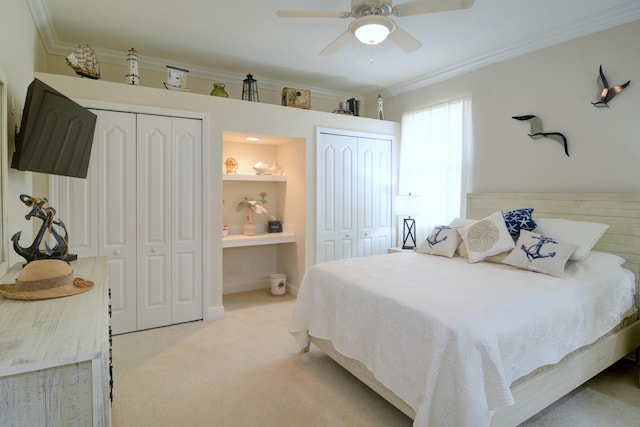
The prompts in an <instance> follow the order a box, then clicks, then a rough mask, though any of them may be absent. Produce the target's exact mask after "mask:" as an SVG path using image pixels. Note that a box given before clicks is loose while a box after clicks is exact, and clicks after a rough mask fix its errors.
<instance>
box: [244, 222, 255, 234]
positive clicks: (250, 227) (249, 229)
mask: <svg viewBox="0 0 640 427" xmlns="http://www.w3.org/2000/svg"><path fill="white" fill-rule="evenodd" d="M242 233H243V234H246V235H247V236H253V235H254V234H256V225H255V224H254V223H252V222H248V223H246V224H245V225H244V226H243V227H242Z"/></svg>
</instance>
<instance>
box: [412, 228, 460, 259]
mask: <svg viewBox="0 0 640 427" xmlns="http://www.w3.org/2000/svg"><path fill="white" fill-rule="evenodd" d="M458 243H460V235H459V234H458V232H457V231H456V229H455V228H453V227H450V226H448V225H438V226H436V227H434V228H433V230H432V231H431V234H429V236H428V237H427V238H426V239H425V240H424V242H422V244H421V245H420V246H418V249H416V252H420V253H423V254H430V255H442V256H446V257H449V258H451V257H452V256H453V255H454V254H455V252H456V248H457V247H458Z"/></svg>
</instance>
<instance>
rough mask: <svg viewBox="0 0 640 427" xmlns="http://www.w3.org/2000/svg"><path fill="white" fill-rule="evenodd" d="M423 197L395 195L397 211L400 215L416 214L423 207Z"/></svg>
mask: <svg viewBox="0 0 640 427" xmlns="http://www.w3.org/2000/svg"><path fill="white" fill-rule="evenodd" d="M423 199H424V198H423V197H421V196H414V195H411V194H409V195H407V196H396V197H395V213H396V215H398V216H412V215H413V216H416V215H418V214H419V213H420V212H421V211H422V210H423V209H424V206H423Z"/></svg>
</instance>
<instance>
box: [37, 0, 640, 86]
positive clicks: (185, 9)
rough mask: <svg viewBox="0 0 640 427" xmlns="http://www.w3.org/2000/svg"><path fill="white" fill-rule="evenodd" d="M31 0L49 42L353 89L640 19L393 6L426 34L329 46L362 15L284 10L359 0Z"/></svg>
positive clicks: (402, 21) (413, 79)
mask: <svg viewBox="0 0 640 427" xmlns="http://www.w3.org/2000/svg"><path fill="white" fill-rule="evenodd" d="M362 1H364V0H362ZM371 1H373V0H371ZM407 1H411V0H395V2H394V5H399V4H402V3H406V2H407ZM28 2H29V5H30V7H31V10H32V13H33V16H34V20H35V22H36V25H37V26H38V28H39V31H40V34H41V37H42V40H43V43H44V45H45V49H46V50H47V52H48V53H49V54H58V55H64V56H66V55H67V54H69V53H70V52H71V51H72V50H73V49H74V47H75V46H76V45H78V44H84V43H88V44H90V45H91V47H92V48H93V49H94V50H95V51H96V55H97V57H98V60H99V61H100V62H110V63H116V64H122V65H125V64H126V61H125V58H126V54H127V50H128V49H129V48H131V47H135V49H136V50H137V51H138V55H139V64H140V68H141V69H145V68H148V69H158V70H164V69H165V65H173V66H177V67H180V68H186V69H188V70H190V75H192V76H195V77H201V78H205V79H210V80H212V81H222V82H234V81H237V82H240V81H242V79H243V78H244V76H245V75H246V74H248V73H252V74H253V75H254V77H255V78H256V79H257V80H258V85H259V87H263V86H266V87H272V88H273V89H276V88H277V89H278V90H280V89H281V88H282V87H283V86H289V87H304V88H310V89H312V90H313V92H314V96H318V95H322V94H326V95H327V96H335V95H339V96H341V97H351V96H356V95H357V96H368V95H372V94H377V93H380V92H383V93H385V94H390V95H395V94H398V93H403V92H407V91H410V90H412V89H414V88H417V87H421V86H425V85H427V84H431V83H435V82H437V81H440V80H444V79H446V78H450V77H453V76H455V75H459V74H462V73H464V72H468V71H471V70H473V69H477V68H480V67H482V66H486V65H489V64H492V63H495V62H499V61H502V60H505V59H508V58H511V57H514V56H517V55H520V54H524V53H527V52H531V51H534V50H537V49H540V48H543V47H546V46H550V45H553V44H557V43H560V42H563V41H566V40H570V39H573V38H576V37H580V36H583V35H586V34H590V33H593V32H596V31H600V30H603V29H607V28H610V27H613V26H616V25H619V24H622V23H626V22H630V21H634V20H637V19H640V1H638V0H535V1H532V0H476V1H475V4H474V5H473V7H472V8H470V9H465V10H457V11H449V12H440V13H433V14H423V15H416V16H405V17H393V20H394V21H395V22H396V24H397V25H398V26H400V27H402V28H403V29H404V30H406V31H407V32H409V33H410V34H411V35H412V36H413V37H415V38H416V39H418V40H419V41H420V42H421V43H422V44H423V46H422V47H421V48H420V49H418V50H416V51H414V52H411V53H405V52H404V51H402V50H401V49H400V48H398V47H397V46H395V45H394V44H393V43H391V42H390V41H389V40H387V41H385V42H383V43H381V44H380V45H377V46H375V47H373V48H372V49H371V48H369V47H367V46H365V45H362V44H360V43H358V42H356V40H355V38H354V39H353V40H351V41H350V42H348V43H347V44H346V45H345V46H344V47H343V48H342V49H340V50H339V51H338V52H337V53H336V54H334V55H332V56H321V55H319V52H320V51H322V50H323V49H324V48H325V47H327V45H328V44H329V43H331V42H332V41H333V40H334V39H335V38H337V37H338V36H339V35H340V34H342V33H343V32H344V31H345V30H346V29H347V26H348V24H349V22H351V21H352V19H353V18H343V19H340V18H279V17H277V16H276V11H277V10H279V9H294V10H323V11H349V10H350V0H325V1H313V0H270V1H264V0H227V1H226V2H223V1H219V0H180V1H173V2H169V1H166V0H160V1H158V0H108V1H104V0H28ZM370 59H372V60H373V62H370ZM141 74H142V72H141Z"/></svg>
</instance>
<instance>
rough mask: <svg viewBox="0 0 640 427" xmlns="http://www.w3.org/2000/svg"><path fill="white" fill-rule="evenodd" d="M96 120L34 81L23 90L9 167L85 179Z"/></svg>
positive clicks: (55, 92)
mask: <svg viewBox="0 0 640 427" xmlns="http://www.w3.org/2000/svg"><path fill="white" fill-rule="evenodd" d="M96 119H97V116H96V115H95V114H94V113H92V112H91V111H89V110H87V109H86V108H84V107H82V106H81V105H79V104H78V103H76V102H74V101H72V100H71V99H69V98H67V97H66V96H64V95H63V94H61V93H60V92H58V91H57V90H55V89H53V88H51V87H50V86H48V85H46V84H45V83H43V82H42V81H40V80H38V79H34V80H33V82H31V84H30V85H29V88H28V89H27V98H26V100H25V104H24V111H23V114H22V122H21V124H20V133H19V134H18V135H17V136H16V140H15V144H16V151H15V153H14V154H13V159H12V161H11V167H12V168H14V169H18V170H22V171H32V172H41V173H48V174H53V175H65V176H71V177H78V178H86V177H87V171H88V169H89V158H90V156H91V145H92V144H93V134H94V132H95V127H96Z"/></svg>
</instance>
